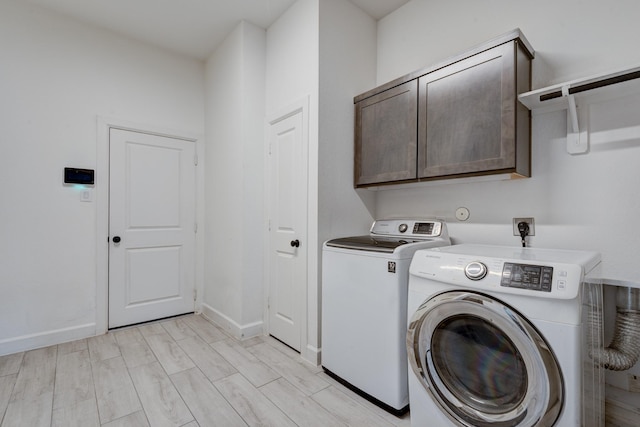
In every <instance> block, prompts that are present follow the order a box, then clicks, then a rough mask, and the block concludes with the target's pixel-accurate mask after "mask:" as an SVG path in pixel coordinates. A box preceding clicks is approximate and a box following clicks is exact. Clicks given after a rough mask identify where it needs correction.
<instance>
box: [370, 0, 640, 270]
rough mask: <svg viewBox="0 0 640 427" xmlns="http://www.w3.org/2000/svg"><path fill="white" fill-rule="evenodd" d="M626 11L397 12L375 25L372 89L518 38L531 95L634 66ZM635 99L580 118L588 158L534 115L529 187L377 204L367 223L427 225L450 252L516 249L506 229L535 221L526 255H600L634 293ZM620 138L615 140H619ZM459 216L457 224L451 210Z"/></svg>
mask: <svg viewBox="0 0 640 427" xmlns="http://www.w3.org/2000/svg"><path fill="white" fill-rule="evenodd" d="M639 12H640V5H638V3H637V2H633V1H624V0H621V1H616V2H607V3H602V2H598V1H586V2H585V1H582V0H568V1H563V2H555V1H553V0H542V1H539V2H528V3H525V2H513V1H510V0H493V1H485V2H477V1H473V0H464V1H459V2H455V3H451V2H446V1H429V2H424V1H417V0H413V1H410V2H409V3H407V4H406V5H405V6H403V7H402V8H400V9H398V10H397V11H396V12H394V13H392V14H391V15H388V16H387V17H385V18H383V19H382V20H381V21H380V22H379V25H378V82H377V83H378V84H381V83H384V82H386V81H388V80H391V79H393V78H396V77H399V76H401V75H403V74H406V73H409V72H411V71H413V70H415V69H418V68H421V67H425V66H428V65H430V64H434V63H437V62H438V61H442V60H444V59H446V58H447V57H450V56H453V55H455V54H458V53H461V52H464V51H465V50H466V49H468V48H470V47H473V46H474V45H477V44H480V43H482V42H484V41H486V40H488V39H491V38H493V37H495V36H497V35H499V34H502V33H505V32H508V31H510V30H512V29H514V28H520V29H521V30H522V32H523V33H524V35H525V36H526V37H527V39H528V40H529V42H530V43H531V44H532V46H533V48H534V49H535V51H536V58H535V59H534V61H533V80H534V87H533V88H534V89H536V88H540V87H544V86H547V85H549V84H554V83H560V82H563V81H567V80H571V79H576V78H579V77H586V76H590V75H593V74H598V73H602V72H607V71H610V70H613V69H616V68H624V67H625V66H626V67H629V66H633V65H636V66H637V65H638V64H640V51H639V50H638V49H637V48H636V46H635V40H637V39H638V37H639V36H640V30H639V29H638V26H637V25H636V16H637V15H638V13H639ZM639 105H640V98H638V96H637V95H633V94H630V95H629V96H627V97H625V98H624V99H619V100H615V101H609V102H606V103H600V104H596V105H592V106H591V111H590V124H589V126H590V132H591V137H592V138H591V139H592V144H591V150H590V152H589V153H587V154H583V155H569V154H567V152H566V149H565V139H566V138H565V137H566V123H567V121H566V112H565V111H558V112H553V113H546V114H534V115H533V119H532V167H533V171H532V177H531V178H529V179H522V180H513V181H494V182H480V181H479V180H478V181H476V182H471V183H461V184H459V183H451V182H452V181H448V182H447V181H442V182H440V183H439V184H437V185H430V186H425V187H422V188H415V189H390V190H384V191H379V192H378V197H377V206H376V213H377V216H378V217H380V216H405V215H418V216H437V217H440V218H443V219H445V220H447V221H448V222H449V226H450V227H449V228H450V233H451V235H452V237H453V239H454V241H455V242H486V243H497V244H512V245H517V244H519V238H517V237H514V236H513V232H512V218H513V217H534V218H535V236H534V237H531V238H530V243H531V245H533V246H539V247H540V246H548V247H558V248H567V249H590V250H596V251H600V252H602V254H603V259H604V263H603V266H604V274H605V275H606V276H607V277H610V278H615V279H625V280H632V281H637V282H640V275H639V274H638V273H637V269H636V264H637V259H638V252H639V251H638V249H639V245H638V243H637V242H640V227H634V226H633V224H635V221H636V216H637V213H638V208H639V207H640V199H639V198H638V195H637V188H638V185H639V184H640V174H639V173H638V172H637V166H636V165H637V162H638V159H640V116H639V115H638V114H636V113H634V112H637V111H638V106H639ZM621 130H622V131H623V132H621ZM460 206H464V207H467V208H468V209H469V211H470V212H471V216H470V218H469V220H468V221H466V222H458V221H457V220H456V219H455V216H454V212H455V210H456V208H457V207H460Z"/></svg>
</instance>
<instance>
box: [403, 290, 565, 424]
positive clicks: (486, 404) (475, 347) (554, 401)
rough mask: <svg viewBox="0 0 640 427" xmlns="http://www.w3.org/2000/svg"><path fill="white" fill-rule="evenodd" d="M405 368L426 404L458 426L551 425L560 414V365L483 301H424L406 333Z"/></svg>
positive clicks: (464, 295)
mask: <svg viewBox="0 0 640 427" xmlns="http://www.w3.org/2000/svg"><path fill="white" fill-rule="evenodd" d="M407 353H408V356H409V362H410V365H411V368H412V370H413V374H415V375H416V376H417V377H418V379H419V381H420V382H421V383H422V385H423V386H424V387H425V388H426V389H427V391H428V392H429V394H430V395H431V397H432V398H433V399H434V400H435V401H436V402H437V404H438V405H439V406H440V407H441V408H442V409H443V411H444V412H445V413H446V414H447V415H448V416H449V417H450V418H452V419H453V420H455V421H456V422H458V423H459V424H461V425H463V426H479V425H480V426H516V425H517V426H534V425H535V426H552V425H553V424H554V422H555V421H556V419H557V418H558V416H559V415H560V411H561V409H562V400H563V390H564V386H563V381H562V374H561V372H560V368H559V365H558V362H557V360H556V358H555V356H554V355H553V352H552V351H551V350H550V348H549V346H548V345H547V343H546V342H545V341H544V339H543V337H542V336H541V335H540V334H539V333H538V331H537V330H536V329H535V328H534V327H533V325H531V323H530V322H529V321H527V320H526V319H525V318H524V317H522V316H521V315H520V314H519V313H518V312H517V311H515V310H514V309H513V308H511V307H509V306H508V305H506V304H504V303H502V302H500V301H498V300H496V299H494V298H491V297H489V296H486V295H483V294H478V293H473V292H464V291H454V292H446V293H444V294H440V295H437V296H435V297H433V298H431V299H430V300H428V301H425V302H424V303H423V304H422V305H421V306H420V307H419V308H418V310H417V311H416V313H415V314H414V315H413V318H412V319H411V322H410V324H409V330H408V333H407Z"/></svg>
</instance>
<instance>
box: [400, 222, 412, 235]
mask: <svg viewBox="0 0 640 427" xmlns="http://www.w3.org/2000/svg"><path fill="white" fill-rule="evenodd" d="M408 229H409V226H408V225H407V224H404V223H402V224H400V225H399V226H398V231H399V232H401V233H404V232H406V231H407V230H408Z"/></svg>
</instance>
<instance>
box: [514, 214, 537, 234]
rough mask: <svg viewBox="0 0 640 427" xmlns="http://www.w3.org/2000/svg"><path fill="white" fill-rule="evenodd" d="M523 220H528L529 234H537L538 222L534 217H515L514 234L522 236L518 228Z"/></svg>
mask: <svg viewBox="0 0 640 427" xmlns="http://www.w3.org/2000/svg"><path fill="white" fill-rule="evenodd" d="M521 222H526V223H527V224H528V225H529V233H528V234H527V236H535V235H536V224H535V221H534V219H533V218H513V235H514V236H520V231H519V230H518V224H520V223H521Z"/></svg>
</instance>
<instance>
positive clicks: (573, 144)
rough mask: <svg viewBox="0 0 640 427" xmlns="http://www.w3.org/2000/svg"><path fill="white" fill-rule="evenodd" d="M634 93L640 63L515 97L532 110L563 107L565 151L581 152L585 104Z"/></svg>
mask: <svg viewBox="0 0 640 427" xmlns="http://www.w3.org/2000/svg"><path fill="white" fill-rule="evenodd" d="M638 92H640V66H636V67H631V68H626V69H624V70H618V71H614V72H611V73H605V74H599V75H596V76H591V77H587V78H582V79H577V80H572V81H569V82H565V83H560V84H557V85H553V86H549V87H545V88H542V89H537V90H534V91H531V92H526V93H523V94H520V95H519V96H518V99H519V100H520V102H521V103H522V104H523V105H525V106H526V107H527V108H528V109H529V110H531V111H532V112H534V113H543V112H548V111H557V110H567V152H568V153H569V154H584V153H587V152H588V151H589V130H588V129H589V125H588V120H589V116H588V105H589V104H592V103H596V102H602V101H606V100H611V99H616V98H622V97H624V96H627V95H630V94H632V93H638ZM582 105H587V108H580V106H582Z"/></svg>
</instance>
